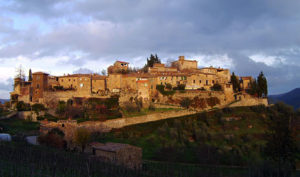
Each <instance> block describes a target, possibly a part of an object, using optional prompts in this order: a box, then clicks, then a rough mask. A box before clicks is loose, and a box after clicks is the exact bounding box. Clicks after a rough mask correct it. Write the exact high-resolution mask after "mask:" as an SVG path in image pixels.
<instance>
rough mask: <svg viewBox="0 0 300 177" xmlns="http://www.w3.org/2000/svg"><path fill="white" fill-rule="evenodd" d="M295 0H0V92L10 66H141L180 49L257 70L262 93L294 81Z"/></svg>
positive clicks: (298, 80) (299, 44)
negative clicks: (263, 80)
mask: <svg viewBox="0 0 300 177" xmlns="http://www.w3.org/2000/svg"><path fill="white" fill-rule="evenodd" d="M299 29H300V1H299V0H286V1H283V0H251V1H243V0H226V1H225V0H171V1H170V0H26V1H24V0H0V62H1V65H0V98H9V92H10V91H12V89H13V88H12V85H13V78H14V76H15V75H16V68H18V67H19V66H20V65H22V67H23V68H24V70H25V73H26V74H27V73H28V70H29V68H31V69H32V71H33V72H36V71H43V72H47V73H49V74H51V75H63V74H67V73H78V72H87V71H92V72H101V70H103V69H106V68H107V67H108V66H109V65H111V64H112V63H113V62H114V61H116V60H124V61H128V62H130V66H132V67H142V66H143V65H144V64H145V62H146V58H147V57H149V56H150V54H151V53H153V54H157V55H158V57H159V58H160V59H161V60H162V62H166V61H169V60H176V59H177V58H178V56H181V55H184V56H185V57H186V58H187V59H193V60H197V61H198V66H199V67H206V66H214V67H224V68H228V69H230V70H231V71H232V72H235V73H236V74H237V75H242V76H248V75H251V76H253V77H257V75H258V74H259V72H261V71H263V72H264V74H265V76H266V77H267V80H268V85H269V93H270V94H278V93H284V92H287V91H290V90H292V89H294V88H296V87H300V74H299V73H300V72H299V71H300V62H299V61H300V33H299Z"/></svg>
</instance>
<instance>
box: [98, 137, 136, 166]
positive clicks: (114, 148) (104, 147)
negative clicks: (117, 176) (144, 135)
mask: <svg viewBox="0 0 300 177" xmlns="http://www.w3.org/2000/svg"><path fill="white" fill-rule="evenodd" d="M92 148H93V154H94V155H95V156H97V157H98V158H100V159H101V160H103V161H106V162H110V163H113V164H116V165H120V166H125V167H127V168H131V169H139V168H141V167H142V149H141V148H139V147H136V146H132V145H129V144H121V143H106V144H100V143H95V145H94V146H93V147H92Z"/></svg>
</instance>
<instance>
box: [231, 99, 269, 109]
mask: <svg viewBox="0 0 300 177" xmlns="http://www.w3.org/2000/svg"><path fill="white" fill-rule="evenodd" d="M255 105H265V106H268V99H267V98H254V97H247V98H244V99H241V100H239V101H237V102H235V103H232V104H230V105H229V107H239V106H255Z"/></svg>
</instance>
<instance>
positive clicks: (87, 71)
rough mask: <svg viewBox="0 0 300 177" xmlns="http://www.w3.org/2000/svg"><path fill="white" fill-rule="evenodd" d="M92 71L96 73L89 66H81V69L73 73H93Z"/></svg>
mask: <svg viewBox="0 0 300 177" xmlns="http://www.w3.org/2000/svg"><path fill="white" fill-rule="evenodd" d="M92 73H95V72H94V71H92V70H90V69H88V68H79V69H77V70H75V71H73V74H92Z"/></svg>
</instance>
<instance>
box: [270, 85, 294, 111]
mask: <svg viewBox="0 0 300 177" xmlns="http://www.w3.org/2000/svg"><path fill="white" fill-rule="evenodd" d="M279 101H282V102H284V103H286V104H289V105H291V106H293V107H294V108H295V109H298V108H300V88H296V89H294V90H292V91H290V92H287V93H283V94H279V95H270V96H269V103H276V102H279Z"/></svg>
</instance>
